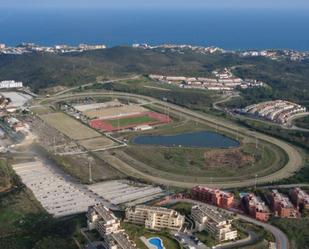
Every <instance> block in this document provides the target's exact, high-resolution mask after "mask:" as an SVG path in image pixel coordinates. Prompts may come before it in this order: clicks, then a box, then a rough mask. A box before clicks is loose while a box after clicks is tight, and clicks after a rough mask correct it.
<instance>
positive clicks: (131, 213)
mask: <svg viewBox="0 0 309 249" xmlns="http://www.w3.org/2000/svg"><path fill="white" fill-rule="evenodd" d="M126 221H127V222H130V223H133V224H138V225H145V227H146V228H147V229H151V230H160V229H169V230H174V231H179V230H180V229H181V228H182V226H183V224H184V221H185V217H184V216H182V215H180V214H179V213H178V212H176V211H175V210H172V209H167V208H162V207H152V206H145V205H139V206H136V207H133V208H128V209H127V210H126Z"/></svg>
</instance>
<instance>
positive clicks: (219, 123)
mask: <svg viewBox="0 0 309 249" xmlns="http://www.w3.org/2000/svg"><path fill="white" fill-rule="evenodd" d="M80 96H94V97H95V96H114V97H125V98H128V97H130V98H131V99H135V100H141V101H142V102H143V103H145V104H147V103H149V102H150V103H155V104H158V105H161V106H167V107H168V108H170V110H171V111H175V112H177V113H180V114H181V115H184V116H188V117H190V118H191V119H193V120H198V121H200V122H206V123H207V125H209V126H212V127H217V128H218V129H219V130H220V131H226V132H230V133H231V132H232V133H237V134H239V135H242V136H244V137H246V138H248V139H251V140H253V139H254V140H255V139H256V138H257V139H259V140H263V141H265V142H268V143H271V144H274V145H276V146H278V147H280V148H281V149H283V150H284V151H285V153H286V155H287V157H288V159H287V162H286V164H285V165H284V167H282V168H281V169H280V170H278V171H276V172H274V173H271V174H269V175H267V176H261V177H258V178H257V183H258V184H265V183H272V182H274V181H277V180H281V179H284V178H287V177H289V176H292V175H293V174H294V172H296V171H298V170H299V169H300V168H301V167H302V165H303V160H302V156H301V154H300V152H299V151H298V150H297V149H296V148H295V147H293V146H292V145H290V144H288V143H286V142H284V141H282V140H279V139H277V138H274V137H271V136H268V135H265V134H262V133H258V132H252V131H250V130H248V129H247V128H244V127H240V126H237V125H236V124H234V123H232V122H230V121H228V120H225V119H221V118H218V117H215V116H211V115H208V114H204V113H203V114H202V113H197V112H195V111H192V110H189V109H186V108H183V107H179V106H177V105H174V104H171V103H167V102H163V101H160V100H157V99H154V98H151V97H146V96H140V95H136V94H128V93H119V92H104V91H102V92H84V93H77V94H74V95H72V94H65V95H58V96H52V97H50V98H49V99H48V102H57V101H59V100H65V99H72V98H76V97H80ZM46 100H47V99H45V100H44V101H45V102H46ZM105 160H106V161H109V163H110V164H111V165H112V166H114V167H115V168H117V169H118V170H120V171H122V172H124V173H125V174H127V175H130V176H134V177H137V178H143V179H145V180H149V181H152V182H155V183H158V184H163V185H168V186H177V187H187V188H191V187H192V186H195V185H196V182H194V181H192V182H191V181H175V180H170V179H168V178H165V176H164V175H162V176H160V177H156V176H152V175H150V174H148V173H145V172H141V171H139V170H137V169H136V168H134V167H133V166H131V165H129V164H128V163H126V162H123V161H121V160H120V159H118V158H116V157H115V156H113V155H106V157H105ZM255 183H256V182H255V179H254V178H250V179H246V180H241V181H239V180H237V181H235V180H230V179H228V178H227V179H226V180H224V181H216V179H215V178H214V179H212V181H211V183H210V182H205V183H203V184H202V185H208V186H217V187H221V188H231V187H242V186H252V185H254V184H255Z"/></svg>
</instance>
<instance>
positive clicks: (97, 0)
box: [0, 0, 309, 9]
mask: <svg viewBox="0 0 309 249" xmlns="http://www.w3.org/2000/svg"><path fill="white" fill-rule="evenodd" d="M25 5H27V6H29V7H30V6H31V7H32V6H60V7H62V6H67V7H74V6H77V7H84V6H88V7H98V6H100V7H153V6H155V7H163V8H164V7H201V6H205V7H229V8H230V7H236V8H239V7H243V8H277V9H281V8H299V9H302V8H309V0H0V7H1V6H25Z"/></svg>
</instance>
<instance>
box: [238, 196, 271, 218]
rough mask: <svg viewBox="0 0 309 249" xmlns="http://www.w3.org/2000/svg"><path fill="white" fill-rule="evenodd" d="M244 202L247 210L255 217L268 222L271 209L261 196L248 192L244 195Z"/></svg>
mask: <svg viewBox="0 0 309 249" xmlns="http://www.w3.org/2000/svg"><path fill="white" fill-rule="evenodd" d="M242 204H243V207H244V209H245V211H246V212H247V213H248V214H249V215H250V216H251V217H253V218H254V219H257V220H260V221H263V222H266V221H268V219H269V216H270V210H269V208H268V207H267V206H266V205H265V202H263V201H262V200H261V198H260V197H258V196H255V195H254V194H252V193H248V194H246V195H245V196H243V197H242Z"/></svg>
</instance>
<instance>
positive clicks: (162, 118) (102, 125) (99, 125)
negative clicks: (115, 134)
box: [89, 112, 171, 132]
mask: <svg viewBox="0 0 309 249" xmlns="http://www.w3.org/2000/svg"><path fill="white" fill-rule="evenodd" d="M145 115H147V116H148V117H150V118H153V119H156V120H157V121H152V122H144V123H138V124H132V125H126V126H120V127H114V126H112V125H111V124H109V123H107V122H105V121H106V120H117V119H118V118H111V119H105V120H104V119H94V120H91V121H90V122H89V125H90V126H91V127H92V128H94V129H97V130H102V131H107V132H110V131H117V130H124V129H130V128H133V127H136V126H139V125H156V124H165V123H169V122H171V118H170V117H169V116H167V115H165V114H161V113H157V112H143V113H139V114H134V115H128V116H122V117H120V119H124V118H134V117H141V116H145Z"/></svg>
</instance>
